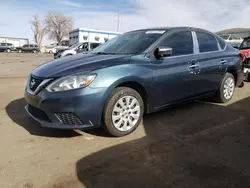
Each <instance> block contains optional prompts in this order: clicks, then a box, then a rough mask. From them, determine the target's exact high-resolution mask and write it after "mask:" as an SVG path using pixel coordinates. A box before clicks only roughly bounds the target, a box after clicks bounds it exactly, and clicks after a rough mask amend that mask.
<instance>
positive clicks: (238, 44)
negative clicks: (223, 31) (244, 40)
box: [229, 42, 241, 49]
mask: <svg viewBox="0 0 250 188" xmlns="http://www.w3.org/2000/svg"><path fill="white" fill-rule="evenodd" d="M229 44H230V45H231V46H232V47H234V48H236V49H239V47H240V45H241V43H238V42H237V43H229Z"/></svg>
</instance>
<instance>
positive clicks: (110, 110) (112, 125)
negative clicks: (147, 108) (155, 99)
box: [103, 87, 144, 137]
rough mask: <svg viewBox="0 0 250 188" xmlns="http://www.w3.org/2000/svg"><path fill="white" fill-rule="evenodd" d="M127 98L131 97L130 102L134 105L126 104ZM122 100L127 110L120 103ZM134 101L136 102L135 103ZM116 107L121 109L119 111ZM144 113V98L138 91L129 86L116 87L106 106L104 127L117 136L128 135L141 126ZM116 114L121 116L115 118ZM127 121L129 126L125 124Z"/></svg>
mask: <svg viewBox="0 0 250 188" xmlns="http://www.w3.org/2000/svg"><path fill="white" fill-rule="evenodd" d="M126 99H129V104H130V105H132V106H131V107H129V106H128V105H127V104H125V103H127V102H125V101H126ZM123 100H124V101H123ZM121 102H122V103H123V107H124V108H126V110H124V108H122V107H121V105H119V104H120V103H121ZM124 102H125V103H124ZM132 103H134V105H133V104H132ZM118 106H119V107H118ZM115 109H119V112H118V111H117V110H115ZM136 110H137V112H136ZM132 114H133V115H132ZM143 114H144V104H143V100H142V97H141V96H140V94H139V93H138V92H137V91H135V90H133V89H131V88H128V87H118V88H115V89H114V90H113V91H112V92H111V94H110V95H109V97H108V99H107V101H106V104H105V107H104V112H103V121H104V128H105V130H106V131H107V132H108V133H109V134H111V135H112V136H115V137H121V136H125V135H128V134H130V133H132V132H133V131H134V130H135V129H136V128H137V127H138V126H139V124H140V122H141V120H142V116H143ZM115 115H117V117H118V116H119V117H120V118H115ZM133 121H134V122H133ZM125 122H127V126H125ZM130 125H131V126H130ZM117 127H119V128H117Z"/></svg>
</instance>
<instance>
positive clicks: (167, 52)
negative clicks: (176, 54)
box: [157, 46, 173, 57]
mask: <svg viewBox="0 0 250 188" xmlns="http://www.w3.org/2000/svg"><path fill="white" fill-rule="evenodd" d="M172 54H173V49H172V48H170V47H165V46H159V48H158V54H157V55H158V57H168V56H171V55H172Z"/></svg>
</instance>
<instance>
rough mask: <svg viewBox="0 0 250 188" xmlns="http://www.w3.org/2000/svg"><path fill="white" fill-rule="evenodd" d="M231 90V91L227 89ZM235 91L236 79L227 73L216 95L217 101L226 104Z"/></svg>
mask: <svg viewBox="0 0 250 188" xmlns="http://www.w3.org/2000/svg"><path fill="white" fill-rule="evenodd" d="M225 87H227V88H230V89H228V90H227V89H226V88H225ZM234 91H235V79H234V76H233V75H232V74H231V73H226V74H225V76H224V78H223V79H222V81H221V85H220V88H219V90H218V91H217V93H216V96H215V101H216V102H219V103H226V102H228V101H230V100H231V99H232V97H233V95H234Z"/></svg>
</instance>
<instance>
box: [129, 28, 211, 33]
mask: <svg viewBox="0 0 250 188" xmlns="http://www.w3.org/2000/svg"><path fill="white" fill-rule="evenodd" d="M187 29H190V30H195V31H202V32H208V33H212V32H210V31H208V30H205V29H201V28H196V27H152V28H145V29H138V30H133V31H129V32H134V31H150V30H165V31H170V30H187ZM129 32H128V33H129Z"/></svg>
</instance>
